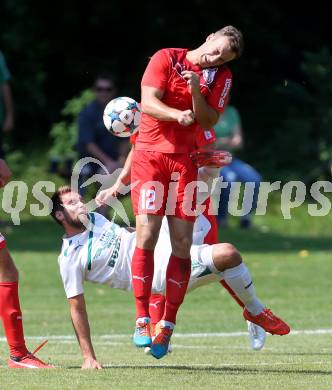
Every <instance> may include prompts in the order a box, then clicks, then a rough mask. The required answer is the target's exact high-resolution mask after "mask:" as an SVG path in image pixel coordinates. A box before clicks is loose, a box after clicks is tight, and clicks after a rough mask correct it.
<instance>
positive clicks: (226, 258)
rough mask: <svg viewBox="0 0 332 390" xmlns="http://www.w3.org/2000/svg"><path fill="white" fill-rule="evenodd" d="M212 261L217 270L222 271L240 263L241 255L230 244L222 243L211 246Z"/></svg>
mask: <svg viewBox="0 0 332 390" xmlns="http://www.w3.org/2000/svg"><path fill="white" fill-rule="evenodd" d="M213 262H214V265H215V267H216V268H217V269H218V270H219V271H224V270H225V269H227V268H233V267H236V266H238V265H240V264H241V263H242V257H241V255H240V253H239V251H238V250H237V249H236V248H235V247H234V246H233V245H232V244H228V243H222V244H217V245H214V246H213Z"/></svg>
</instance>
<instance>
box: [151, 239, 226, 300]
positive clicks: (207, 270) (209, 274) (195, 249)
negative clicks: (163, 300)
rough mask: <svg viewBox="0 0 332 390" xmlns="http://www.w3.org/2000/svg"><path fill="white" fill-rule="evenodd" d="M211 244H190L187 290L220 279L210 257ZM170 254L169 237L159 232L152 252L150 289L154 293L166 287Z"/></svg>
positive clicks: (163, 290) (219, 274)
mask: <svg viewBox="0 0 332 390" xmlns="http://www.w3.org/2000/svg"><path fill="white" fill-rule="evenodd" d="M212 251H213V245H206V244H203V245H192V247H191V249H190V255H191V275H190V280H189V285H188V290H187V291H188V292H189V291H192V290H194V289H195V288H197V287H199V286H201V285H203V284H207V283H211V282H216V281H219V280H221V279H222V276H221V273H220V272H219V271H218V270H217V269H216V268H215V266H214V263H213V259H212ZM170 254H171V242H170V238H169V236H168V235H166V234H162V232H161V234H160V236H159V239H158V243H157V246H156V249H155V252H154V277H153V283H152V291H153V292H154V293H164V292H165V288H166V283H165V281H166V268H167V264H168V260H169V257H170Z"/></svg>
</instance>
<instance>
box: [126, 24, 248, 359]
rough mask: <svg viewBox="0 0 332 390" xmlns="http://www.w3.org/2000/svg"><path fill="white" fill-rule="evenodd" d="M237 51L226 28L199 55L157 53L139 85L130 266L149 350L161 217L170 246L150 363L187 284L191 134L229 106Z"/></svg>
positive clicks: (166, 337) (139, 336)
mask: <svg viewBox="0 0 332 390" xmlns="http://www.w3.org/2000/svg"><path fill="white" fill-rule="evenodd" d="M242 47H243V44H242V34H241V33H240V32H239V31H238V30H237V29H236V28H234V27H232V26H227V27H225V28H223V29H221V30H219V31H217V32H216V33H213V34H210V35H209V36H208V38H207V39H206V41H205V42H204V43H203V44H202V45H201V46H199V47H198V48H197V49H194V50H188V49H162V50H159V51H158V52H157V53H155V54H154V55H153V56H152V58H151V60H150V62H149V64H148V66H147V68H146V70H145V73H144V75H143V78H142V82H141V88H142V90H141V91H142V96H141V107H142V118H141V123H140V131H139V135H138V137H137V141H136V145H135V150H134V154H133V164H132V171H131V183H135V182H137V183H138V185H136V186H134V188H133V190H132V201H133V206H134V212H135V216H136V229H137V243H136V249H135V252H134V256H133V261H132V279H133V280H132V283H133V291H134V296H135V303H136V328H135V334H134V343H135V344H136V345H137V346H141V347H143V346H148V345H150V344H151V341H152V340H151V335H150V326H149V322H150V318H149V297H150V295H151V284H152V279H153V269H154V248H155V245H156V242H157V239H158V235H159V230H160V226H161V221H162V217H163V215H167V219H168V224H169V230H170V236H171V243H172V254H171V256H170V259H169V263H168V268H167V274H166V304H165V311H164V315H163V319H162V321H161V324H160V325H161V327H160V329H161V331H160V333H159V334H158V336H157V337H156V338H155V339H154V341H153V342H152V344H151V353H152V355H153V356H154V357H156V358H161V357H163V356H164V355H165V354H166V353H167V348H168V343H169V341H170V337H171V335H172V332H173V328H174V325H175V322H176V314H177V311H178V309H179V306H180V305H181V303H182V301H183V299H184V295H185V292H186V289H187V284H188V280H189V277H190V268H191V266H190V246H191V243H192V230H193V224H194V221H195V215H194V213H193V212H190V210H191V209H192V208H193V207H195V203H196V202H195V199H192V197H190V196H188V194H187V192H186V191H185V188H186V186H187V185H188V184H189V183H191V182H194V181H196V180H197V168H196V167H195V166H194V164H193V162H192V160H191V159H190V157H189V154H190V152H191V150H192V149H194V145H195V137H196V130H197V128H198V127H200V128H205V129H208V128H211V127H212V126H213V125H214V124H215V123H216V122H217V121H218V118H219V114H220V113H221V112H222V111H223V109H224V107H225V104H226V103H227V97H228V93H229V90H230V87H231V82H232V75H231V72H230V70H229V69H228V67H227V66H226V65H225V64H226V63H227V62H229V61H231V60H233V59H235V58H237V57H239V56H240V54H241V52H242ZM172 180H173V181H174V180H176V181H177V192H176V200H175V205H174V210H171V212H170V211H169V210H167V208H168V207H167V206H168V205H169V203H172V202H170V197H169V196H168V193H169V189H170V183H171V182H172ZM173 188H174V186H172V190H170V195H172V196H171V197H172V198H173V197H174V191H173ZM190 198H191V199H190Z"/></svg>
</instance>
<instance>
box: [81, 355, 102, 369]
mask: <svg viewBox="0 0 332 390" xmlns="http://www.w3.org/2000/svg"><path fill="white" fill-rule="evenodd" d="M102 368H103V366H102V365H101V364H100V363H99V362H98V361H97V360H96V359H94V358H86V359H84V362H83V364H82V370H101V369H102Z"/></svg>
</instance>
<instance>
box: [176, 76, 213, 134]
mask: <svg viewBox="0 0 332 390" xmlns="http://www.w3.org/2000/svg"><path fill="white" fill-rule="evenodd" d="M182 76H183V77H184V78H185V80H187V85H188V89H189V91H190V93H191V95H192V102H193V110H194V114H195V119H196V121H197V122H198V124H199V125H200V126H202V127H203V128H204V129H209V128H211V127H213V126H214V125H215V124H216V123H217V122H218V119H219V113H218V111H216V110H214V109H213V108H212V107H210V106H209V105H208V103H207V102H206V100H205V98H204V96H203V95H202V93H201V91H200V83H199V77H198V75H197V74H196V73H195V72H192V71H188V70H185V71H183V72H182Z"/></svg>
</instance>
